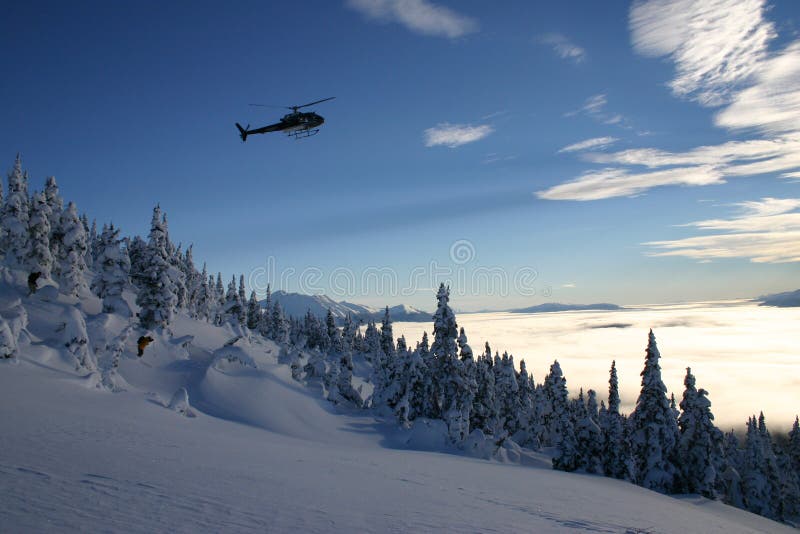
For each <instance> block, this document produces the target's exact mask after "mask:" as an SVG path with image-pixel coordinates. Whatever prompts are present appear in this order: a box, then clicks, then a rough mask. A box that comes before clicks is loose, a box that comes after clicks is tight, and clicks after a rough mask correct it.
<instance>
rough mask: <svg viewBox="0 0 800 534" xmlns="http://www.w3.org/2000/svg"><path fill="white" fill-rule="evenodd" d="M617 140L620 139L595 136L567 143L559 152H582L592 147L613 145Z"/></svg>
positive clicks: (600, 147)
mask: <svg viewBox="0 0 800 534" xmlns="http://www.w3.org/2000/svg"><path fill="white" fill-rule="evenodd" d="M617 141H619V139H617V138H616V137H593V138H591V139H586V140H585V141H580V142H578V143H573V144H571V145H567V146H565V147H564V148H562V149H561V150H559V151H558V152H559V153H561V152H582V151H584V150H589V149H592V148H595V149H603V148H606V147H609V146H611V145H613V144H614V143H616V142H617Z"/></svg>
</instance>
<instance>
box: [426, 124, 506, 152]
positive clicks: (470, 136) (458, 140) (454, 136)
mask: <svg viewBox="0 0 800 534" xmlns="http://www.w3.org/2000/svg"><path fill="white" fill-rule="evenodd" d="M493 131H494V129H493V128H492V127H491V126H489V125H488V124H481V125H478V126H473V125H471V124H450V123H447V122H443V123H441V124H437V125H436V126H434V127H433V128H428V129H427V130H425V132H424V134H423V137H424V138H425V146H427V147H433V146H446V147H449V148H456V147H459V146H461V145H465V144H467V143H474V142H475V141H479V140H481V139H483V138H484V137H486V136H487V135H489V134H491V133H492V132H493Z"/></svg>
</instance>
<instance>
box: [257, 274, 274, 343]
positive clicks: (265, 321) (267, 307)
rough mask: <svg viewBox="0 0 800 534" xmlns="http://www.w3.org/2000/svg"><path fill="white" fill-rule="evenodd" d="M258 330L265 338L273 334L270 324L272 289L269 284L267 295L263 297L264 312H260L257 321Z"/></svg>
mask: <svg viewBox="0 0 800 534" xmlns="http://www.w3.org/2000/svg"><path fill="white" fill-rule="evenodd" d="M258 332H259V333H260V334H261V335H262V336H264V337H266V338H272V337H273V335H274V333H273V326H272V291H271V290H270V287H269V284H267V295H266V296H265V297H264V313H262V314H261V320H260V321H259V323H258Z"/></svg>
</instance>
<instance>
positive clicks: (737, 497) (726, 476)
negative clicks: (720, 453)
mask: <svg viewBox="0 0 800 534" xmlns="http://www.w3.org/2000/svg"><path fill="white" fill-rule="evenodd" d="M724 446H725V467H724V469H723V471H722V480H723V484H724V493H723V500H724V501H725V502H726V503H727V504H730V505H731V506H735V507H736V508H745V505H744V496H743V494H742V476H741V474H740V473H742V472H744V470H743V455H742V451H741V449H739V440H738V439H737V438H736V433H735V432H734V431H733V430H731V431H730V432H728V433H726V434H725V445H724Z"/></svg>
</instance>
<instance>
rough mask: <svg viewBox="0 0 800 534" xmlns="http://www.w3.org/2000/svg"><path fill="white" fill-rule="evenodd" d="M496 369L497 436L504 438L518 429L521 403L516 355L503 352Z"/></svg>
mask: <svg viewBox="0 0 800 534" xmlns="http://www.w3.org/2000/svg"><path fill="white" fill-rule="evenodd" d="M494 371H495V384H494V391H495V402H496V403H497V417H498V425H497V430H496V431H495V433H494V434H495V437H496V438H498V439H502V438H503V437H505V436H512V435H514V433H515V432H516V431H517V423H518V421H517V415H518V413H519V410H520V405H519V383H518V382H517V375H516V371H515V370H514V357H513V356H509V355H508V353H507V352H504V353H503V358H502V360H500V365H495V366H494Z"/></svg>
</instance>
